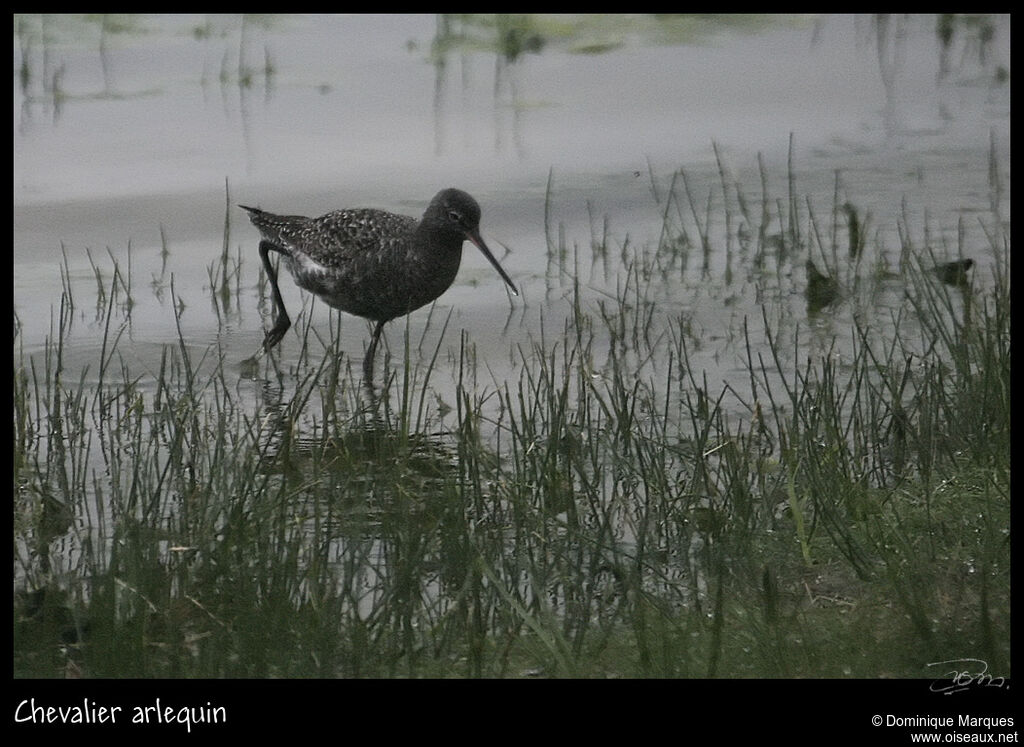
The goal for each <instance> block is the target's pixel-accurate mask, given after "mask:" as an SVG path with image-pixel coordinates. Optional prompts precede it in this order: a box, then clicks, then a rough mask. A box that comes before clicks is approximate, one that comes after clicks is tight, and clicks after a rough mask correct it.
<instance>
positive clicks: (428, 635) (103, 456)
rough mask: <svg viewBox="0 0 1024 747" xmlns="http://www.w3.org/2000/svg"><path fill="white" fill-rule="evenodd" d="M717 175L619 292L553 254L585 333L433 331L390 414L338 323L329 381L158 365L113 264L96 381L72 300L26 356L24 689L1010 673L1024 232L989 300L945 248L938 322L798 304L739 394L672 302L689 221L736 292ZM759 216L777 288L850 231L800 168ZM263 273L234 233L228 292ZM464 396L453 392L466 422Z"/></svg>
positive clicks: (910, 305)
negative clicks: (244, 386)
mask: <svg viewBox="0 0 1024 747" xmlns="http://www.w3.org/2000/svg"><path fill="white" fill-rule="evenodd" d="M762 181H763V182H766V177H765V175H764V173H763V170H762ZM721 182H722V184H721V188H722V192H723V195H728V194H730V184H729V183H728V180H727V179H726V178H725V177H724V173H723V177H722V180H721ZM677 187H678V188H681V189H684V190H685V194H684V195H679V194H677V193H676V189H677ZM691 188H692V181H691V180H688V179H687V177H686V175H685V174H683V173H682V172H680V175H679V178H678V179H677V180H674V181H673V186H672V189H671V190H670V193H669V194H668V195H666V197H665V216H666V222H665V230H664V231H663V234H662V237H661V240H660V241H659V245H658V247H656V248H654V250H651V249H650V248H640V249H638V250H635V251H634V250H631V249H630V248H629V247H627V246H624V247H623V248H622V254H623V256H624V259H626V260H627V261H626V263H625V266H624V268H623V271H622V272H621V273H619V275H620V280H619V285H618V286H617V287H616V289H615V293H614V294H612V293H609V294H607V295H606V296H605V297H604V298H603V299H601V300H600V302H598V303H596V304H594V303H592V302H590V301H589V300H588V299H587V298H586V297H585V292H584V291H583V290H582V289H581V286H580V283H579V280H578V275H579V273H578V272H575V273H571V274H568V271H567V270H566V269H565V261H566V258H567V257H568V256H569V254H570V253H569V251H568V250H567V249H566V247H565V246H564V239H563V238H562V237H561V236H560V237H559V238H558V239H557V240H556V239H555V237H554V236H553V235H552V234H551V233H549V244H550V246H549V249H550V251H551V254H552V256H558V257H559V259H558V261H559V267H560V270H559V274H560V275H562V276H563V277H566V276H568V277H570V278H571V279H572V289H571V303H570V306H569V312H568V314H567V315H566V317H565V318H564V319H563V320H562V321H561V323H560V324H559V325H558V327H557V330H558V331H557V333H556V334H552V331H551V329H550V327H549V326H546V325H545V324H543V323H542V324H541V327H540V332H539V339H537V340H536V341H534V342H532V343H531V344H530V345H522V346H519V347H518V348H517V349H516V350H515V351H514V354H515V356H516V358H517V359H518V361H519V365H518V367H517V370H518V371H519V375H518V377H514V376H513V377H511V378H509V379H506V380H502V381H493V382H492V383H491V384H490V385H487V384H484V385H481V383H480V377H479V375H478V374H479V372H478V364H477V361H476V355H475V349H474V347H473V345H472V343H471V341H470V340H469V339H468V338H467V337H466V336H465V335H463V336H462V337H461V338H460V340H459V344H458V354H457V356H453V357H452V358H450V359H446V358H445V356H443V355H441V350H442V348H441V339H443V338H444V337H445V334H444V331H442V334H441V336H440V338H439V339H438V342H437V346H436V347H435V348H433V350H430V349H429V348H428V349H426V350H424V349H423V347H424V340H420V341H419V344H418V348H417V345H416V344H415V343H414V342H413V341H410V339H409V331H408V328H406V334H405V336H404V349H403V350H402V351H401V358H402V361H401V365H400V366H398V367H397V370H398V371H399V373H398V375H392V376H390V377H388V378H387V379H386V380H385V383H384V386H383V387H382V390H381V391H380V392H379V393H377V394H376V396H373V397H370V396H368V395H367V394H366V392H365V390H364V388H363V386H362V382H361V381H359V379H358V377H357V376H353V374H352V369H351V365H350V362H349V361H348V358H347V357H346V356H345V355H343V354H341V353H340V349H339V348H338V347H337V345H338V342H337V337H334V338H333V339H323V338H320V337H318V335H317V334H316V330H315V329H314V328H313V327H312V326H311V325H309V324H306V325H305V327H304V328H302V330H301V334H302V346H303V347H302V352H301V354H300V358H299V363H298V365H297V367H296V368H295V369H294V375H292V374H291V373H289V374H285V373H282V372H281V371H280V370H277V369H274V370H273V371H271V370H270V368H271V366H272V362H268V363H267V367H268V369H267V374H266V378H265V379H256V380H253V381H250V382H248V383H249V384H251V391H252V392H253V394H252V396H250V397H247V396H246V395H245V394H243V393H241V392H240V382H239V377H238V374H237V370H236V369H235V367H234V363H232V362H231V361H229V360H227V359H226V355H225V353H224V351H223V350H221V349H219V348H218V347H216V346H214V347H210V348H208V349H197V348H195V346H193V345H192V344H191V343H190V342H189V340H187V339H186V338H185V337H184V335H182V333H181V331H180V326H179V333H178V334H179V340H178V343H177V344H176V345H171V346H167V347H165V349H164V350H163V353H162V357H161V360H160V367H159V371H156V372H152V373H146V374H142V375H140V374H139V373H137V372H134V371H132V370H130V368H129V365H128V363H127V362H126V360H125V359H124V357H123V356H122V354H121V352H120V344H121V334H120V333H121V331H122V329H123V327H121V328H119V327H118V321H117V313H118V311H119V310H120V311H121V312H122V313H126V312H125V309H124V308H123V307H122V306H119V305H117V304H116V303H115V298H117V297H118V294H119V293H122V292H123V293H124V295H125V296H127V297H128V298H130V289H129V286H128V285H127V284H126V281H125V278H124V276H123V275H122V274H121V273H120V272H119V271H118V270H117V268H116V263H115V271H114V273H113V275H112V276H111V277H109V279H104V276H103V275H102V274H101V273H100V272H99V270H96V272H95V274H96V277H97V282H100V283H108V284H109V288H107V289H106V290H105V295H103V297H104V298H106V299H107V300H108V305H107V308H106V310H105V312H104V313H105V315H106V319H105V330H104V340H103V346H102V353H101V355H100V358H99V361H98V370H95V371H93V370H89V369H85V370H83V371H80V372H71V371H67V370H66V369H65V364H64V360H65V356H64V351H65V345H66V338H67V333H68V330H69V327H70V324H71V315H70V314H69V313H68V307H69V306H70V304H71V296H70V288H67V289H66V290H65V293H64V295H63V296H62V302H61V307H60V310H59V313H58V316H57V318H56V319H55V320H54V322H53V325H52V327H53V328H52V331H51V334H50V336H49V338H48V339H47V341H46V344H45V346H44V349H43V350H42V351H41V352H39V353H38V354H36V355H27V354H25V353H24V352H21V351H20V350H19V351H18V353H17V356H16V361H15V366H14V373H15V376H14V436H15V439H14V456H15V459H14V487H15V540H16V541H15V550H16V557H15V576H16V586H17V591H18V593H17V599H16V604H15V611H14V615H15V620H14V629H15V640H14V643H15V675H16V676H19V677H54V676H58V677H59V676H88V677H260V678H262V677H448V676H471V677H523V676H554V677H606V676H625V677H634V676H635V677H716V676H717V677H744V676H753V677H793V676H811V677H841V676H853V677H878V676H910V677H922V676H930V675H934V674H935V673H934V672H930V671H929V670H928V663H929V662H935V661H943V660H947V659H950V658H962V657H973V658H978V659H983V660H984V661H985V662H987V666H988V668H989V671H990V672H992V673H994V674H997V675H1001V676H1009V674H1010V672H1009V666H1010V651H1009V605H1010V552H1009V482H1010V478H1009V474H1010V473H1009V453H1010V449H1009V439H1010V428H1009V412H1010V394H1009V392H1010V350H1009V347H1010V345H1009V339H1010V303H1009V293H1010V289H1009V274H1008V272H1006V268H1007V267H1008V259H1009V252H1008V244H1007V242H1006V241H1005V240H1002V239H996V238H994V237H995V236H996V235H997V234H996V233H993V234H992V235H991V236H990V243H991V248H992V253H993V256H994V262H995V264H994V266H995V267H996V268H997V270H996V272H995V273H994V277H993V278H992V281H993V282H992V283H991V284H990V289H989V290H986V291H985V292H983V293H982V292H981V291H975V290H974V287H973V284H972V285H968V286H966V287H957V288H951V287H948V286H944V285H942V284H941V283H938V282H935V277H934V274H933V273H931V272H930V268H931V265H932V264H933V263H934V259H933V258H931V257H929V256H927V255H920V256H918V255H915V256H918V262H916V263H914V262H911V263H908V266H907V268H906V270H905V280H906V283H907V298H908V301H907V302H906V304H904V305H903V306H902V307H901V309H900V310H899V312H898V315H906V316H907V317H908V318H909V317H912V318H913V321H914V324H913V325H908V324H905V323H904V322H905V321H906V320H905V319H903V318H897V319H895V320H894V323H893V324H892V325H890V326H889V327H888V329H889V330H890V332H889V333H887V334H885V335H881V334H879V332H878V329H876V328H874V327H872V326H870V324H868V323H863V322H860V321H856V319H857V317H856V316H855V321H854V322H853V323H852V327H851V328H850V329H849V331H848V332H847V334H848V335H849V337H850V341H849V345H848V348H847V350H848V351H849V352H848V353H847V354H846V355H844V356H841V357H840V356H836V355H833V354H832V352H833V351H832V349H831V348H828V347H826V348H825V349H824V350H822V351H821V352H820V353H817V354H815V353H808V352H807V347H806V346H805V345H804V344H803V341H802V340H801V338H800V332H799V327H798V326H797V329H796V330H794V329H792V328H791V327H792V325H791V320H789V319H788V318H786V317H783V318H781V319H774V318H773V317H772V315H771V314H770V313H769V311H768V310H767V306H765V307H763V308H764V309H765V310H764V312H763V317H762V319H761V320H756V319H753V320H749V319H748V320H745V321H744V323H743V325H742V327H743V328H742V333H740V335H741V338H742V340H743V347H744V348H745V350H746V361H745V368H746V370H747V373H748V379H749V391H745V392H739V391H737V389H736V387H735V386H734V385H728V384H727V385H726V386H725V387H723V389H722V390H721V391H720V392H717V393H716V392H714V391H713V390H712V389H711V386H710V385H709V383H708V381H707V377H706V376H699V373H698V372H699V369H696V370H695V367H693V366H692V365H691V360H692V351H693V349H694V346H695V345H698V344H699V343H700V340H699V339H698V337H697V336H695V333H694V331H693V329H692V327H691V320H690V319H689V318H688V317H687V315H686V314H667V315H666V314H655V313H654V308H655V306H656V304H657V298H656V297H655V295H653V294H656V293H657V292H658V291H657V288H658V286H659V282H658V280H659V278H660V279H661V280H662V281H665V282H670V281H671V280H672V279H673V278H675V277H677V273H678V272H681V271H682V270H681V267H680V266H681V265H685V262H686V257H685V254H686V247H687V246H688V244H689V240H688V239H687V238H686V237H685V236H684V235H683V234H684V232H683V231H682V225H683V223H684V219H685V216H686V215H687V214H688V215H689V216H690V217H691V218H692V220H693V222H694V223H695V224H696V226H697V233H698V235H699V237H700V243H701V247H702V253H703V255H704V257H705V259H704V262H705V270H707V257H708V254H709V253H712V252H714V251H716V250H717V247H716V246H715V241H716V239H715V234H714V232H713V231H712V230H711V226H712V224H713V223H714V221H713V219H712V200H711V197H710V196H709V197H708V199H707V202H706V207H705V208H704V209H703V212H702V211H701V210H700V209H698V205H699V204H700V203H699V202H698V200H697V199H696V197H695V196H694V194H693V192H692V189H691ZM734 194H735V197H736V200H737V201H738V203H739V205H740V213H739V214H733V213H728V212H727V218H726V221H725V225H726V226H728V231H729V234H730V236H732V232H733V231H734V230H735V231H736V232H737V235H740V234H741V233H743V231H745V232H746V234H745V235H746V237H747V238H746V245H745V242H743V241H738V243H737V247H738V251H740V252H744V254H742V255H741V258H742V257H745V258H748V259H750V260H752V262H753V263H754V266H755V267H758V266H763V265H764V263H767V262H769V261H772V260H774V261H775V262H776V263H777V268H776V270H775V271H774V273H773V272H772V271H766V272H765V275H766V276H767V277H770V278H772V277H773V278H775V279H776V280H777V279H778V278H780V277H783V276H784V274H785V273H784V272H783V271H782V270H781V269H780V268H779V266H781V265H783V264H788V265H789V266H796V267H800V266H801V265H802V264H803V260H804V258H805V257H798V256H796V255H798V254H799V251H797V250H798V249H800V248H801V247H804V246H806V245H807V242H808V240H809V239H808V234H816V235H817V236H818V237H819V238H817V241H818V242H821V241H823V238H821V237H828V236H829V235H830V232H828V231H822V230H820V228H819V226H818V225H817V222H816V221H815V220H814V217H813V212H812V211H811V210H810V209H809V208H808V211H807V212H806V213H803V214H802V215H804V216H805V217H807V218H808V225H810V226H811V229H810V231H808V230H804V235H801V234H800V230H799V227H800V226H801V219H800V218H799V217H798V216H797V215H796V214H795V213H796V211H797V207H798V204H799V201H798V200H797V198H796V196H795V188H794V187H793V179H792V174H791V179H790V195H789V198H788V200H787V201H785V202H772V201H771V200H770V199H769V197H768V194H767V190H764V197H763V202H762V205H761V209H760V216H757V210H756V209H752V207H751V206H750V204H749V202H748V201H747V200H746V197H745V196H744V194H743V192H742V190H741V189H740V188H739V187H738V186H737V187H735V192H734ZM836 203H837V204H836V205H835V206H834V208H833V214H834V215H837V214H841V213H842V212H843V211H844V208H843V207H842V206H841V205H839V204H838V190H837V200H836ZM680 205H686V206H687V209H686V210H685V211H684V210H682V209H679V206H680ZM673 210H675V212H673ZM847 212H848V211H847ZM771 222H775V224H776V225H779V226H783V227H784V228H783V229H782V230H781V233H779V234H777V235H774V236H773V235H772V234H770V233H769V232H768V225H769V223H771ZM227 230H228V229H227V226H226V227H225V231H227ZM905 233H906V234H909V231H906V232H905ZM837 236H838V232H836V231H835V230H832V231H831V239H824V240H825V241H831V242H832V246H831V247H829V252H828V253H826V252H824V251H822V255H823V256H827V257H829V258H830V259H831V260H832V262H834V263H838V262H839V259H838V257H839V256H840V254H844V255H846V256H850V258H851V262H856V263H857V267H868V266H869V265H868V264H867V263H862V258H863V255H864V252H865V248H864V247H862V246H861V244H862V243H863V241H864V239H865V237H864V235H863V233H860V234H859V235H858V238H857V240H856V244H857V251H856V252H854V251H850V252H848V253H846V252H844V253H840V252H838V251H836V247H835V244H836V242H837V241H838V239H837V238H836V237H837ZM731 241H732V239H730V240H729V242H730V243H728V247H727V250H728V251H729V252H732V251H733V248H734V247H733V244H732V243H731ZM602 243H603V242H602ZM816 246H817V247H818V248H819V249H821V248H822V247H821V244H820V243H819V244H817V245H816ZM607 249H608V247H607V246H606V245H602V246H601V247H600V248H599V250H595V260H596V261H601V262H606V261H607V258H608V256H609V252H607ZM747 249H749V250H750V252H749V253H746V252H747ZM228 257H229V254H228V252H227V240H225V251H224V255H223V257H222V260H223V261H222V270H223V271H222V272H220V273H218V275H219V278H218V277H217V276H215V275H214V274H212V273H211V286H212V288H213V290H212V292H213V293H214V294H217V293H222V292H224V291H225V289H229V288H230V276H229V274H228V273H227V270H226V269H225V268H227V266H228V262H227V259H226V258H228ZM578 261H579V260H578V257H577V258H575V262H576V263H577V264H578ZM758 263H761V264H760V265H759V264H758ZM729 266H730V267H731V266H732V260H731V254H730V263H729ZM837 269H838V267H837ZM605 270H606V272H607V266H606V268H605ZM850 272H851V274H852V273H853V272H854V271H853V270H851V271H850ZM563 273H567V274H563ZM129 276H130V274H129ZM215 281H216V282H215ZM236 283H237V280H236ZM170 291H171V296H172V302H173V303H172V306H173V307H174V308H175V309H176V318H177V314H178V313H180V312H179V311H177V310H178V309H180V304H179V303H177V299H175V298H174V295H175V294H174V287H173V280H172V282H171V288H170ZM853 302H854V303H856V300H854V301H853ZM129 308H130V307H129ZM758 322H759V323H760V324H761V325H763V331H764V337H765V340H764V344H763V345H762V344H761V343H760V342H759V341H752V340H751V337H752V336H754V335H756V332H755V331H754V330H755V329H756V325H757V323H758ZM123 323H126V322H123ZM447 324H448V320H445V324H444V326H445V327H447ZM332 326H333V322H332ZM907 329H913V330H915V331H914V332H913V333H908V332H906V331H905V330H907ZM332 331H335V330H332ZM15 333H16V338H15V342H16V345H19V346H20V344H21V342H20V339H19V337H18V334H19V326H18V325H17V324H16V327H15ZM832 344H833V346H834V345H835V344H836V343H835V342H834V341H833V343H832ZM417 349H418V351H419V352H417ZM755 351H761V352H755ZM356 368H357V369H358V368H359V367H358V366H357V367H356ZM449 368H450V371H449V370H448V369H449ZM385 369H386V370H391V369H392V366H390V365H386V366H385ZM449 373H450V374H451V376H452V379H453V381H454V392H455V393H454V402H453V403H441V405H440V406H439V407H434V404H435V403H439V402H440V400H441V398H440V396H439V395H437V394H436V393H435V392H434V391H433V390H432V388H431V381H432V379H433V378H434V377H440V376H447V375H448V374H449ZM253 398H255V400H256V401H255V403H254V402H253V401H252V399H253ZM726 400H730V401H738V402H740V403H741V405H742V409H743V410H744V411H745V412H746V413H747V416H746V417H745V418H742V419H740V420H739V421H738V422H737V418H736V416H735V412H734V410H732V409H730V408H728V407H727V406H726Z"/></svg>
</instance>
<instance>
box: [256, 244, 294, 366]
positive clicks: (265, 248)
mask: <svg viewBox="0 0 1024 747" xmlns="http://www.w3.org/2000/svg"><path fill="white" fill-rule="evenodd" d="M271 251H275V252H280V251H281V250H280V249H279V248H278V247H277V245H276V244H272V243H271V242H269V241H261V242H260V259H262V260H263V267H264V268H265V269H266V271H267V277H269V278H270V291H271V293H273V295H274V308H275V309H276V311H277V321H276V322H275V323H274V326H273V327H272V328H271V329H270V331H269V332H267V336H266V337H264V338H263V350H264V351H267V350H270V349H271V348H272V347H274V346H275V345H276V344H277V343H279V342H281V338H282V337H284V333H285V332H287V331H288V328H289V327H291V326H292V320H291V319H290V318H289V316H288V312H287V311H286V310H285V308H284V300H283V299H282V298H281V289H280V288H278V287H277V270H276V269H275V268H274V265H273V263H272V262H271V261H270V252H271Z"/></svg>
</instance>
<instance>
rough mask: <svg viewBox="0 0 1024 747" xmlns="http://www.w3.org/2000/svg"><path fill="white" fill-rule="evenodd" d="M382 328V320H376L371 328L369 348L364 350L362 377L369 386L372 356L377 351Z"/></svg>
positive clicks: (371, 374) (371, 372)
mask: <svg viewBox="0 0 1024 747" xmlns="http://www.w3.org/2000/svg"><path fill="white" fill-rule="evenodd" d="M383 330H384V322H377V326H376V327H374V328H373V336H372V337H371V338H370V348H369V349H368V350H367V351H366V358H365V359H364V360H363V378H364V379H365V380H366V382H367V384H370V385H371V386H372V382H373V358H374V355H375V354H376V352H377V343H378V342H380V333H381V332H382V331H383Z"/></svg>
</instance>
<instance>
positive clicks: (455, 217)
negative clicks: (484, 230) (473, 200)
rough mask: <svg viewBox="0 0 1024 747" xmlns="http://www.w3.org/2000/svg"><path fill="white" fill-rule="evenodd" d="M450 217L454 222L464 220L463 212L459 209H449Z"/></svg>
mask: <svg viewBox="0 0 1024 747" xmlns="http://www.w3.org/2000/svg"><path fill="white" fill-rule="evenodd" d="M448 218H449V219H450V220H451V221H452V222H454V223H461V222H462V213H460V212H459V211H458V210H449V211H448Z"/></svg>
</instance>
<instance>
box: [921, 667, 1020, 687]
mask: <svg viewBox="0 0 1024 747" xmlns="http://www.w3.org/2000/svg"><path fill="white" fill-rule="evenodd" d="M949 664H952V665H954V666H955V667H956V668H954V669H951V670H950V671H948V672H946V677H948V678H949V679H937V680H934V681H933V682H932V684H931V685H930V686H929V688H928V689H929V690H931V691H932V692H933V693H942V694H943V695H952V694H953V693H962V692H963V691H964V690H967V689H968V688H969V687H971V686H974V687H997V688H1002V687H1008V686H1009V685H1008V684H1007V682H1006V678H1005V677H998V676H993V675H991V674H989V673H988V662H986V661H985V660H984V659H947V660H946V661H933V662H929V663H928V664H926V665H925V666H929V667H941V666H945V665H949ZM965 665H971V668H969V669H968V668H964V669H960V668H959V667H961V666H965ZM975 665H976V666H975ZM974 669H980V671H972V670H974Z"/></svg>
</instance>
